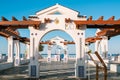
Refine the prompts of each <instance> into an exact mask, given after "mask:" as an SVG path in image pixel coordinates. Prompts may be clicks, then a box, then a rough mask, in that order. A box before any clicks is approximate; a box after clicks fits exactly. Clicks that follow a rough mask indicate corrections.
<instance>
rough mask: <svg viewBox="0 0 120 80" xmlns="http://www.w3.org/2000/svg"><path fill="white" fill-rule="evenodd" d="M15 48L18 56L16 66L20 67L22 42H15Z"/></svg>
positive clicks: (16, 56)
mask: <svg viewBox="0 0 120 80" xmlns="http://www.w3.org/2000/svg"><path fill="white" fill-rule="evenodd" d="M14 43H15V47H16V52H15V53H16V55H15V63H14V65H15V66H19V65H20V42H19V40H15V41H14Z"/></svg>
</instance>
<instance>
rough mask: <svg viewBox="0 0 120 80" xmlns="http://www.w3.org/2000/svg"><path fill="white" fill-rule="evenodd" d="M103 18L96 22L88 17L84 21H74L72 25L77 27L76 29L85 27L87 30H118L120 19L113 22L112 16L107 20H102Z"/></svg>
mask: <svg viewBox="0 0 120 80" xmlns="http://www.w3.org/2000/svg"><path fill="white" fill-rule="evenodd" d="M103 18H104V17H103V16H101V17H100V18H99V19H97V20H93V19H92V16H90V17H89V18H88V19H87V20H86V21H80V20H74V23H75V24H76V25H77V28H79V27H82V26H81V25H86V27H87V28H120V19H119V20H114V18H115V17H114V16H112V17H111V18H109V19H108V20H104V19H103Z"/></svg>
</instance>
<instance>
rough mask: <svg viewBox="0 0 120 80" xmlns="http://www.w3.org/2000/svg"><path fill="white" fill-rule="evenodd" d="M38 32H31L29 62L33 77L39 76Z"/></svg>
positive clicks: (30, 72)
mask: <svg viewBox="0 0 120 80" xmlns="http://www.w3.org/2000/svg"><path fill="white" fill-rule="evenodd" d="M37 35H38V34H37V33H36V32H32V33H31V34H30V64H29V76H30V77H31V78H39V70H40V69H39V62H38V54H39V50H38V47H39V39H38V37H37Z"/></svg>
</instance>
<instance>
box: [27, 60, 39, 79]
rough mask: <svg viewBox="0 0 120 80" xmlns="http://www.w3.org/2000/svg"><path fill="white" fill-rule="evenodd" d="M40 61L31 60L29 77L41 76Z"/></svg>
mask: <svg viewBox="0 0 120 80" xmlns="http://www.w3.org/2000/svg"><path fill="white" fill-rule="evenodd" d="M39 70H40V68H39V62H38V61H31V62H30V64H29V77H30V78H39Z"/></svg>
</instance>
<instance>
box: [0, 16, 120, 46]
mask: <svg viewBox="0 0 120 80" xmlns="http://www.w3.org/2000/svg"><path fill="white" fill-rule="evenodd" d="M114 18H115V17H114V16H112V17H111V18H109V19H108V20H104V17H103V16H101V17H100V18H99V19H97V20H93V19H92V16H90V17H89V18H88V19H87V20H86V21H81V20H74V23H75V24H76V25H77V26H76V28H78V29H79V28H81V27H82V26H83V25H86V27H87V28H100V29H102V30H101V31H100V32H98V33H97V36H95V37H89V38H86V40H85V41H86V42H90V43H94V42H95V41H96V40H98V39H101V38H100V36H108V37H109V38H110V37H113V36H116V35H119V34H120V19H119V20H114ZM65 21H66V22H70V21H71V20H70V19H65ZM40 24H41V22H40V21H32V20H29V19H27V18H25V17H23V18H22V21H19V20H17V19H16V18H15V17H12V20H11V21H9V20H8V19H6V18H5V17H2V18H1V21H0V35H1V36H3V37H9V36H11V35H12V36H14V37H15V39H18V40H20V41H21V42H22V41H23V42H25V41H28V42H29V39H27V38H22V37H21V36H20V35H19V33H18V32H17V31H16V29H24V28H28V27H29V26H33V27H34V28H35V29H39V25H40ZM64 44H74V42H69V43H64Z"/></svg>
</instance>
